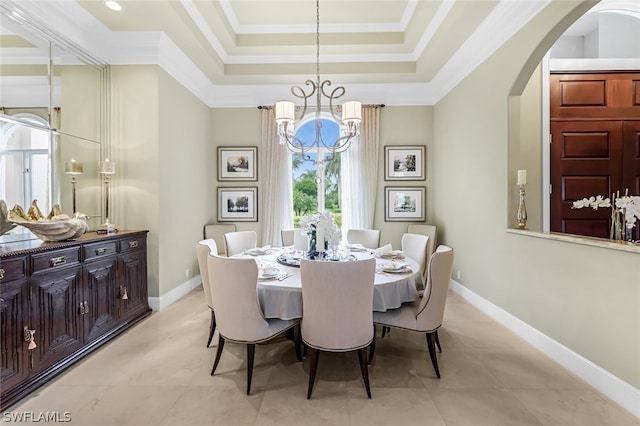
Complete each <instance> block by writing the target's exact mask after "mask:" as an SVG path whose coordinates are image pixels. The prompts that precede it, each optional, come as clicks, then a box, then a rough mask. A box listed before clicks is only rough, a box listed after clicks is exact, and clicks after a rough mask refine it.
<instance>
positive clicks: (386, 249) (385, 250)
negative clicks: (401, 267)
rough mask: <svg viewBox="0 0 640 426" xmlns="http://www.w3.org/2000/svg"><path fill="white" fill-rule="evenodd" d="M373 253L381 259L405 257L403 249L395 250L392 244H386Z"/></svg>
mask: <svg viewBox="0 0 640 426" xmlns="http://www.w3.org/2000/svg"><path fill="white" fill-rule="evenodd" d="M373 254H374V255H375V256H376V257H379V258H381V259H404V254H403V253H402V250H393V247H392V246H391V244H386V245H384V246H382V247H380V248H378V249H376V250H374V251H373Z"/></svg>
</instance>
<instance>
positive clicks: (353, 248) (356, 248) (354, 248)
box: [347, 244, 367, 251]
mask: <svg viewBox="0 0 640 426" xmlns="http://www.w3.org/2000/svg"><path fill="white" fill-rule="evenodd" d="M347 247H349V250H351V251H367V248H366V247H365V246H363V245H362V244H348V245H347Z"/></svg>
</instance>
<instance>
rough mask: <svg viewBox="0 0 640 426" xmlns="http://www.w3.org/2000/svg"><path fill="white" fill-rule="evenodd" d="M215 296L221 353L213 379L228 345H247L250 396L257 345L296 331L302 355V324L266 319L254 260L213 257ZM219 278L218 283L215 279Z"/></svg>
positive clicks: (211, 276) (210, 264) (211, 274)
mask: <svg viewBox="0 0 640 426" xmlns="http://www.w3.org/2000/svg"><path fill="white" fill-rule="evenodd" d="M207 264H208V267H209V280H210V282H211V296H212V299H213V307H214V309H215V312H216V321H217V325H218V335H219V340H218V350H217V352H216V359H215V361H214V363H213V368H212V369H211V375H212V376H213V375H214V373H215V371H216V368H217V367H218V362H219V361H220V355H222V348H223V347H224V343H225V341H227V340H228V341H230V342H234V343H242V344H246V345H247V395H249V393H250V392H251V378H252V376H253V359H254V354H255V347H256V343H262V342H266V341H268V340H270V339H271V338H273V337H275V336H278V335H279V334H282V333H284V332H285V331H287V330H289V329H292V328H293V332H294V333H293V334H294V348H295V351H296V356H297V357H298V361H300V362H302V355H301V353H300V333H299V325H300V320H299V319H296V320H281V319H266V318H265V317H264V315H263V313H262V309H261V308H260V305H259V304H258V296H257V289H256V283H257V282H258V266H257V264H256V262H255V260H254V259H243V258H229V257H220V256H216V255H209V257H208V259H207ZM214 277H215V279H214Z"/></svg>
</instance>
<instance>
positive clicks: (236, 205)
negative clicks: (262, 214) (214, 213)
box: [218, 186, 258, 222]
mask: <svg viewBox="0 0 640 426" xmlns="http://www.w3.org/2000/svg"><path fill="white" fill-rule="evenodd" d="M257 221H258V187H255V186H254V187H249V188H220V187H219V188H218V222H257Z"/></svg>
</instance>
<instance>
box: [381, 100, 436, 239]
mask: <svg viewBox="0 0 640 426" xmlns="http://www.w3.org/2000/svg"><path fill="white" fill-rule="evenodd" d="M389 145H396V146H397V145H424V146H426V156H427V158H426V167H427V179H426V180H423V181H385V180H384V170H385V158H384V147H385V146H389ZM378 170H379V173H378V175H379V176H378V190H377V194H378V195H377V200H376V214H375V218H374V225H373V226H374V228H375V229H380V244H381V245H384V244H392V245H393V248H394V249H400V240H401V238H402V234H404V233H405V232H407V225H408V224H409V223H430V224H435V223H434V222H433V218H434V214H433V213H434V211H435V210H434V192H435V185H434V162H433V107H431V106H406V107H395V106H393V107H392V106H386V107H384V108H382V110H381V111H380V158H379V163H378ZM394 186H415V187H420V186H425V187H426V188H427V200H426V203H427V208H426V212H427V221H426V222H385V221H384V208H385V187H394Z"/></svg>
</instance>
